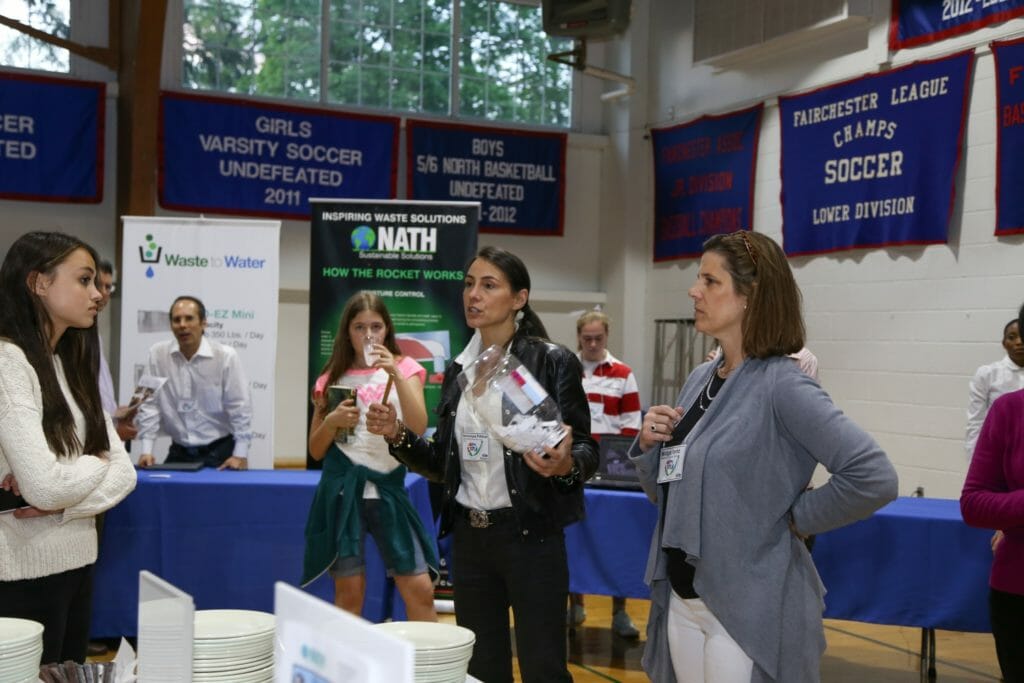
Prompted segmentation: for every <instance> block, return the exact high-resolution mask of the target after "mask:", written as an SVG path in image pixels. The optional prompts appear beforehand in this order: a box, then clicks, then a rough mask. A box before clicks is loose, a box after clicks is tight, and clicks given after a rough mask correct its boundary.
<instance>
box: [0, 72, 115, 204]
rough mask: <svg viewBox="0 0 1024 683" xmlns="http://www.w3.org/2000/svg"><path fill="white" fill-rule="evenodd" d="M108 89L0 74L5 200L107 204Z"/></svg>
mask: <svg viewBox="0 0 1024 683" xmlns="http://www.w3.org/2000/svg"><path fill="white" fill-rule="evenodd" d="M105 93H106V86H105V85H104V84H103V83H93V82H90V81H72V80H69V79H60V78H46V77H43V76H28V75H21V74H13V73H5V74H0V198H2V199H24V200H30V201H41V202H81V203H96V202H100V201H102V200H103V132H104V111H105V100H104V97H105V96H106V95H105Z"/></svg>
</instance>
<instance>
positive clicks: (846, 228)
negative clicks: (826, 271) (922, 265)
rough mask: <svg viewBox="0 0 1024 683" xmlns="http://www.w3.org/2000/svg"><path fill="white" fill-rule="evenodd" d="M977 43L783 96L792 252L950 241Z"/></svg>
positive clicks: (786, 213)
mask: <svg viewBox="0 0 1024 683" xmlns="http://www.w3.org/2000/svg"><path fill="white" fill-rule="evenodd" d="M973 64H974V54H973V52H961V53H958V54H955V55H952V56H950V57H946V58H943V59H936V60H930V61H922V62H915V63H914V64H910V65H908V66H905V67H902V68H899V69H893V70H891V71H888V72H885V73H881V74H877V75H871V76H863V77H861V78H856V79H853V80H849V81H845V82H843V83H839V84H836V85H831V86H826V87H824V88H820V89H818V90H815V91H813V92H810V93H807V94H805V95H794V96H789V97H780V98H779V116H780V119H781V122H780V123H781V127H782V232H783V247H784V248H785V251H786V253H787V254H789V255H797V254H815V253H822V252H828V251H841V250H845V249H857V248H863V247H882V246H888V245H900V244H937V243H942V242H945V241H946V239H947V233H948V228H949V218H950V215H951V213H952V210H953V197H954V183H955V178H956V170H957V167H958V165H959V162H960V150H961V147H962V141H963V133H964V122H965V118H966V116H967V86H968V82H969V79H970V74H971V69H972V67H973Z"/></svg>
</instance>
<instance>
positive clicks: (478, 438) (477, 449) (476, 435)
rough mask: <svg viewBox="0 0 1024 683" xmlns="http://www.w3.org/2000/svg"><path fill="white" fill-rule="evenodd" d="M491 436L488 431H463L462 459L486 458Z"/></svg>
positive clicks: (476, 460)
mask: <svg viewBox="0 0 1024 683" xmlns="http://www.w3.org/2000/svg"><path fill="white" fill-rule="evenodd" d="M489 446H490V438H489V437H488V436H487V432H463V434H462V459H463V460H467V461H469V462H479V461H481V460H486V459H487V456H488V448H489Z"/></svg>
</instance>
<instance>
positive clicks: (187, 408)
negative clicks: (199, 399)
mask: <svg viewBox="0 0 1024 683" xmlns="http://www.w3.org/2000/svg"><path fill="white" fill-rule="evenodd" d="M195 409H196V400H195V399H194V398H180V399H178V412H179V413H191V412H193V411H194V410H195Z"/></svg>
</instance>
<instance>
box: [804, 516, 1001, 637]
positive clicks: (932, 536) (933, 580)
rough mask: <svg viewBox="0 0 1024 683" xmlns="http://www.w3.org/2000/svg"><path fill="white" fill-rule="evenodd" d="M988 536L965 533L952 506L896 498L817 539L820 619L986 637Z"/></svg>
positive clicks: (986, 533)
mask: <svg viewBox="0 0 1024 683" xmlns="http://www.w3.org/2000/svg"><path fill="white" fill-rule="evenodd" d="M991 538H992V532H991V531H986V530H984V529H972V528H971V527H969V526H967V525H966V524H964V521H963V518H962V517H961V516H960V504H959V502H958V501H956V500H940V499H937V498H899V499H897V500H895V501H893V502H892V503H889V504H888V505H886V506H885V507H884V508H882V509H881V510H879V511H878V512H876V513H875V514H874V515H872V516H871V517H870V518H869V519H866V520H864V521H862V522H857V523H856V524H851V525H849V526H847V527H843V528H841V529H836V530H834V531H830V532H828V533H827V534H822V535H820V536H818V538H817V541H816V543H815V546H814V563H815V565H817V567H818V573H819V574H820V575H821V579H822V581H823V582H824V584H825V587H826V588H827V589H828V594H827V595H826V596H825V606H826V608H825V616H826V617H831V618H834V619H850V620H853V621H865V622H870V623H874V624H891V625H900V626H919V627H921V628H940V629H947V630H951V631H976V632H988V631H990V630H991V627H990V625H989V619H988V575H989V570H990V568H991V566H992V550H991V548H990V546H989V540H990V539H991Z"/></svg>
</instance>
